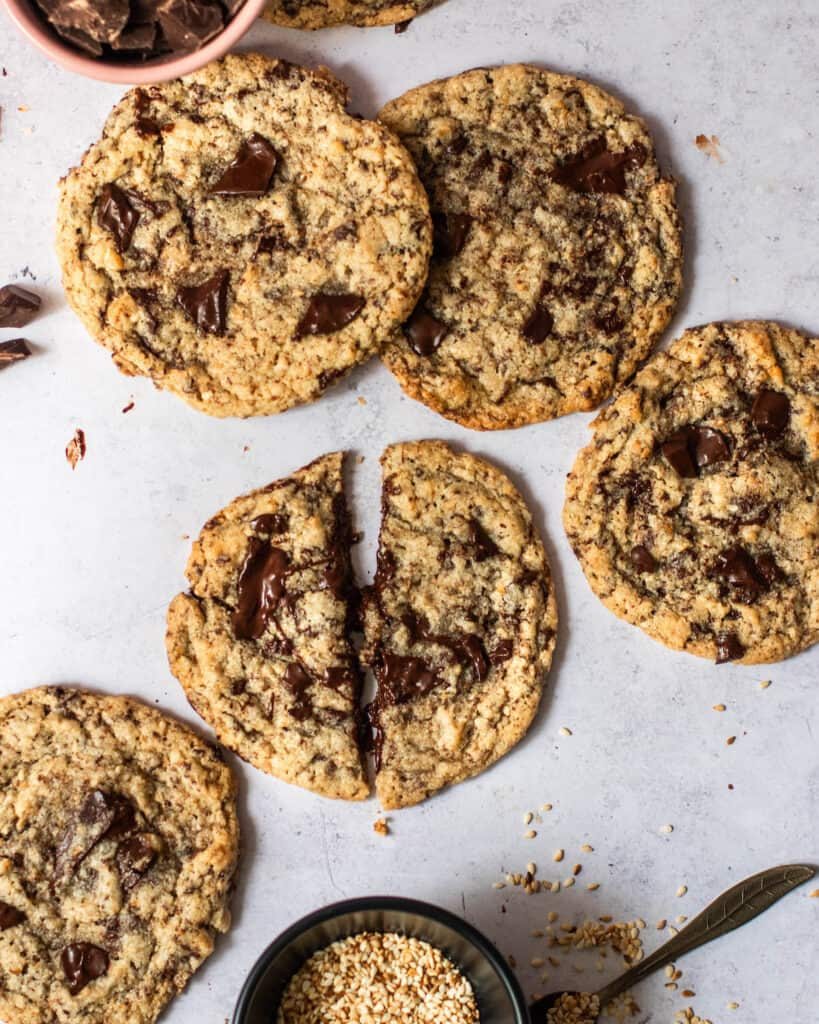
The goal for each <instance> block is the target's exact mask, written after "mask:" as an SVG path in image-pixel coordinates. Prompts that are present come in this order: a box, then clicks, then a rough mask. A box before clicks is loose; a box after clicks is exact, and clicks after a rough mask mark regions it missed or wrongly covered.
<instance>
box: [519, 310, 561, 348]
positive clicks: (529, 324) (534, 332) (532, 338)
mask: <svg viewBox="0 0 819 1024" xmlns="http://www.w3.org/2000/svg"><path fill="white" fill-rule="evenodd" d="M554 325H555V321H554V317H553V316H552V314H551V313H550V312H549V310H548V309H547V308H546V307H545V306H544V305H543V304H542V303H540V302H539V303H538V304H537V305H536V306H535V308H534V310H533V311H532V313H531V314H530V316H529V318H528V319H527V320H526V322H525V323H524V325H523V328H522V332H523V337H524V338H525V339H526V340H527V341H528V342H529V344H530V345H542V344H543V342H544V341H545V340H546V339H547V338H548V337H549V335H550V334H551V333H552V328H553V327H554Z"/></svg>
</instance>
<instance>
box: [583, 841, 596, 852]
mask: <svg viewBox="0 0 819 1024" xmlns="http://www.w3.org/2000/svg"><path fill="white" fill-rule="evenodd" d="M580 852H581V853H594V847H593V846H589V844H588V843H583V845H582V846H581V847H580Z"/></svg>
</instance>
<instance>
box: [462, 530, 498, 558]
mask: <svg viewBox="0 0 819 1024" xmlns="http://www.w3.org/2000/svg"><path fill="white" fill-rule="evenodd" d="M468 536H469V543H470V545H471V546H472V548H473V549H474V558H475V561H476V562H485V561H486V559H487V558H492V557H493V556H494V555H497V554H498V553H499V552H500V548H499V547H498V545H497V544H496V543H495V542H494V541H493V540H492V538H491V537H490V536H489V534H488V533H487V532H486V530H484V528H483V527H482V526H481V524H480V523H479V522H478V520H477V519H470V520H469V528H468Z"/></svg>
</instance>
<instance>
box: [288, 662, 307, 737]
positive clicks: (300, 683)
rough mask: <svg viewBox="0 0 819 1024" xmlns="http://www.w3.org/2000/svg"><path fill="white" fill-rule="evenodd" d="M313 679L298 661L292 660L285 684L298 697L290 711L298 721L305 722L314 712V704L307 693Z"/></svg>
mask: <svg viewBox="0 0 819 1024" xmlns="http://www.w3.org/2000/svg"><path fill="white" fill-rule="evenodd" d="M312 682H313V680H312V679H311V678H310V676H309V675H308V674H307V672H305V670H304V669H303V668H302V667H301V665H299V664H298V663H297V662H295V661H294V662H291V663H290V664H289V665H288V666H287V671H286V672H285V674H284V684H285V686H286V687H287V689H288V690H289V691H290V692H291V693H292V694H293V696H294V697H295V698H296V699H295V701H294V702H293V703H292V704H291V705H290V707H289V709H288V710H289V711H290V714H291V715H292V716H293V718H295V719H296V721H297V722H303V721H305V719H307V718H310V716H311V715H312V714H313V705H312V703H311V702H310V698H309V697H308V695H307V690H308V689H309V688H310V686H311V684H312Z"/></svg>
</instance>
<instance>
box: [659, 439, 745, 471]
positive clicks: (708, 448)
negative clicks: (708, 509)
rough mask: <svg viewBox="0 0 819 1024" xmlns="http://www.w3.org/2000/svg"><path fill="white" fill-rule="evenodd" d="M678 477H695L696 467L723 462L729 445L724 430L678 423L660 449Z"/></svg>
mask: <svg viewBox="0 0 819 1024" xmlns="http://www.w3.org/2000/svg"><path fill="white" fill-rule="evenodd" d="M660 450H661V451H662V453H663V455H664V456H665V458H666V461H667V462H668V463H669V465H670V466H671V468H672V469H673V470H674V471H675V472H676V473H677V474H678V476H681V477H688V478H691V477H695V476H697V471H698V470H699V469H704V468H705V467H706V466H714V465H717V464H718V463H720V462H724V461H725V460H726V459H728V458H730V456H731V449H730V448H729V446H728V441H727V439H726V437H725V435H724V434H722V433H721V432H720V431H719V430H716V429H714V427H682V428H681V429H680V430H677V431H675V432H674V433H673V434H672V435H671V437H669V439H668V440H667V441H666V442H665V443H664V444H663V445H662V446H661V449H660Z"/></svg>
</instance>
